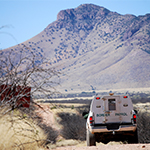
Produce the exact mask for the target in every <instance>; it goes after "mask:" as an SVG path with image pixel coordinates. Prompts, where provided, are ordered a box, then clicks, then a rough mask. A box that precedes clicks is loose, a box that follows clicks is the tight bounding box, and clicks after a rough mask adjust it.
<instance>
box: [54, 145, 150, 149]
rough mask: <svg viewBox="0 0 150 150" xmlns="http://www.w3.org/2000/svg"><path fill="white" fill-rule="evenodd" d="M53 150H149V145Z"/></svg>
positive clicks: (73, 147)
mask: <svg viewBox="0 0 150 150" xmlns="http://www.w3.org/2000/svg"><path fill="white" fill-rule="evenodd" d="M53 150H150V144H123V145H100V146H91V147H87V146H84V147H77V146H66V147H58V148H56V149H53Z"/></svg>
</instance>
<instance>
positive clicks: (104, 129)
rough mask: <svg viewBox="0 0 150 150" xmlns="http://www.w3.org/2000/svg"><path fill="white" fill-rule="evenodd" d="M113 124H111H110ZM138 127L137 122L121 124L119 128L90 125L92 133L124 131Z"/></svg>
mask: <svg viewBox="0 0 150 150" xmlns="http://www.w3.org/2000/svg"><path fill="white" fill-rule="evenodd" d="M110 126H111V125H110ZM136 128H137V125H136V124H120V125H118V127H117V128H110V127H108V125H95V126H90V127H89V130H90V132H91V133H101V132H112V131H115V132H122V131H133V132H134V131H135V130H136Z"/></svg>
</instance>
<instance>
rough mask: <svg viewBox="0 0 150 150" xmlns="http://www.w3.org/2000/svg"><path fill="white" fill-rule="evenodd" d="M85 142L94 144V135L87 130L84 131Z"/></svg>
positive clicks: (89, 144)
mask: <svg viewBox="0 0 150 150" xmlns="http://www.w3.org/2000/svg"><path fill="white" fill-rule="evenodd" d="M86 142H87V146H96V140H95V135H94V134H92V133H91V132H90V131H89V130H87V131H86Z"/></svg>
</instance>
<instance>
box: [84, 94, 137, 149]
mask: <svg viewBox="0 0 150 150" xmlns="http://www.w3.org/2000/svg"><path fill="white" fill-rule="evenodd" d="M136 117H137V115H136V111H134V110H133V104H132V101H131V99H130V97H129V96H128V95H114V94H113V93H110V94H109V95H108V96H94V97H93V100H92V102H91V106H90V112H89V114H88V118H87V122H86V140H87V146H95V145H96V142H103V143H108V142H109V141H127V142H128V143H137V142H138V137H137V124H136Z"/></svg>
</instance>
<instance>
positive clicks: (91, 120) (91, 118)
mask: <svg viewBox="0 0 150 150" xmlns="http://www.w3.org/2000/svg"><path fill="white" fill-rule="evenodd" d="M89 121H90V125H92V124H93V122H94V120H93V117H92V116H90V118H89Z"/></svg>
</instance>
